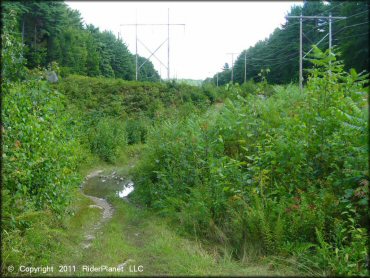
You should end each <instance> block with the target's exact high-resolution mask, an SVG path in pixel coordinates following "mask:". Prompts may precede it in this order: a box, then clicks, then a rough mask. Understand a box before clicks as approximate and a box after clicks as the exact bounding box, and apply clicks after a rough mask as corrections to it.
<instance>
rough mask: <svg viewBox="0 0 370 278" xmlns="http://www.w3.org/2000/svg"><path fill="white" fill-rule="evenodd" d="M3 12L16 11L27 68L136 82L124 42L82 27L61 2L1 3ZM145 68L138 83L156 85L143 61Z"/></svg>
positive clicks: (150, 68)
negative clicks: (53, 65)
mask: <svg viewBox="0 0 370 278" xmlns="http://www.w3.org/2000/svg"><path fill="white" fill-rule="evenodd" d="M2 7H3V9H4V12H5V13H7V12H9V11H10V10H13V11H16V15H15V17H16V22H17V23H16V28H15V30H13V31H14V32H15V33H18V35H19V37H20V38H21V40H22V43H23V44H24V48H23V51H24V55H23V56H24V57H25V59H26V66H27V67H28V68H30V69H33V68H36V67H47V66H48V65H49V64H50V63H52V62H57V63H58V65H59V67H60V69H61V74H62V75H68V74H81V75H87V76H105V77H116V78H122V79H125V80H133V79H135V59H134V58H135V57H134V55H133V54H132V53H130V51H129V50H128V48H127V45H126V44H125V42H124V41H123V40H122V39H120V38H117V37H116V36H115V35H114V34H113V33H112V32H110V31H100V30H99V28H97V27H95V26H94V25H92V24H89V25H86V24H84V23H83V20H82V17H81V14H80V13H79V11H77V10H73V9H71V8H69V7H68V6H67V5H66V4H65V3H64V2H61V1H47V2H39V1H24V2H9V1H6V2H3V3H2ZM139 61H140V62H141V64H142V63H144V61H145V65H144V66H143V67H142V68H141V70H140V71H139V74H138V77H139V80H145V81H158V80H160V76H159V74H158V72H157V71H156V70H155V69H154V66H153V64H152V63H151V62H150V61H149V60H146V59H145V58H143V57H140V58H139Z"/></svg>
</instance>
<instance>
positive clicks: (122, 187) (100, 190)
mask: <svg viewBox="0 0 370 278" xmlns="http://www.w3.org/2000/svg"><path fill="white" fill-rule="evenodd" d="M133 190H134V183H133V182H132V181H131V180H126V179H124V178H122V177H120V176H117V175H116V173H115V172H113V173H112V174H110V175H102V174H99V175H95V176H92V177H90V178H89V179H88V180H86V181H85V183H84V186H83V192H84V193H85V194H86V195H90V196H95V197H98V198H106V197H108V195H111V194H112V193H115V194H116V195H117V196H118V197H120V198H126V197H127V196H128V195H129V194H130V193H131V192H132V191H133Z"/></svg>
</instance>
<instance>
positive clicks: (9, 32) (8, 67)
mask: <svg viewBox="0 0 370 278" xmlns="http://www.w3.org/2000/svg"><path fill="white" fill-rule="evenodd" d="M2 5H3V4H2ZM4 9H5V10H6V12H5V13H4V14H3V18H2V20H3V26H4V28H3V32H2V34H1V42H2V43H1V63H2V67H1V78H2V86H3V87H4V89H5V86H9V85H10V82H14V81H18V80H20V79H22V77H24V76H25V67H24V62H25V61H24V58H23V49H22V43H21V38H20V34H18V33H15V32H14V31H13V30H14V29H15V28H16V24H17V22H16V20H15V19H16V16H17V10H16V9H15V8H14V7H13V6H12V5H5V7H4Z"/></svg>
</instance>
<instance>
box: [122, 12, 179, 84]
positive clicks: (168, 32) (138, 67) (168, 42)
mask: <svg viewBox="0 0 370 278" xmlns="http://www.w3.org/2000/svg"><path fill="white" fill-rule="evenodd" d="M167 20H168V21H167V23H164V24H157V23H152V24H148V23H145V24H141V23H138V22H137V14H136V23H135V24H120V26H135V37H136V39H135V40H136V43H135V61H136V62H135V64H136V80H137V79H138V74H139V70H140V68H141V67H142V66H143V65H144V63H146V61H145V62H144V63H143V64H141V65H140V66H139V65H138V52H137V49H138V47H137V43H138V35H137V29H138V26H167V39H166V40H165V41H164V42H162V43H161V44H160V46H159V47H158V48H157V49H156V50H155V51H154V52H152V51H150V50H149V49H148V48H147V47H146V46H145V45H144V44H143V43H142V42H140V43H141V44H142V45H144V47H145V48H146V49H147V50H148V51H149V52H150V56H149V57H148V58H147V59H149V58H150V57H152V56H154V57H155V58H156V59H157V60H159V59H158V58H157V57H156V56H155V55H154V54H155V53H156V52H157V51H158V50H159V48H160V47H161V46H162V45H163V44H164V43H165V42H166V41H167V67H166V66H165V68H167V78H168V80H169V79H170V26H174V25H177V26H179V25H180V26H184V27H185V24H183V23H170V9H168V14H167ZM159 62H160V63H161V64H162V65H164V63H162V62H161V61H160V60H159Z"/></svg>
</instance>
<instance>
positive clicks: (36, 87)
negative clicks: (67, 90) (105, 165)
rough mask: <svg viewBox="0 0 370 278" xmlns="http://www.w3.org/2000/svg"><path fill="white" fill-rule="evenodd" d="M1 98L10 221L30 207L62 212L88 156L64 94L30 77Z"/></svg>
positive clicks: (6, 217)
mask: <svg viewBox="0 0 370 278" xmlns="http://www.w3.org/2000/svg"><path fill="white" fill-rule="evenodd" d="M3 101H4V102H3V112H2V113H3V115H2V117H3V118H2V119H3V140H4V141H3V165H4V168H3V182H4V183H3V194H4V195H3V197H4V198H3V201H4V203H5V204H6V205H5V206H4V207H3V211H4V214H3V220H4V221H5V223H6V226H8V225H9V223H12V225H14V224H15V218H14V216H16V215H18V214H20V213H22V212H24V211H28V210H33V209H37V210H41V209H51V210H53V211H56V212H59V213H61V212H63V211H64V209H65V208H66V206H67V204H68V201H69V198H68V196H69V194H68V193H69V190H70V188H71V187H73V186H76V185H77V184H78V181H79V178H78V176H77V174H76V168H77V165H78V163H79V162H80V161H81V160H82V159H84V153H83V148H81V146H80V145H79V143H78V138H77V132H76V130H74V127H73V125H71V124H70V118H71V115H70V114H68V113H67V112H66V110H65V107H64V105H63V102H64V98H63V96H62V95H61V94H59V93H58V92H56V91H53V90H51V89H50V88H49V87H48V85H47V84H46V83H44V82H42V81H30V82H24V83H22V84H17V85H14V86H11V87H10V88H9V90H7V91H5V92H4V96H3ZM10 208H11V209H10ZM9 221H10V222H9Z"/></svg>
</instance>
